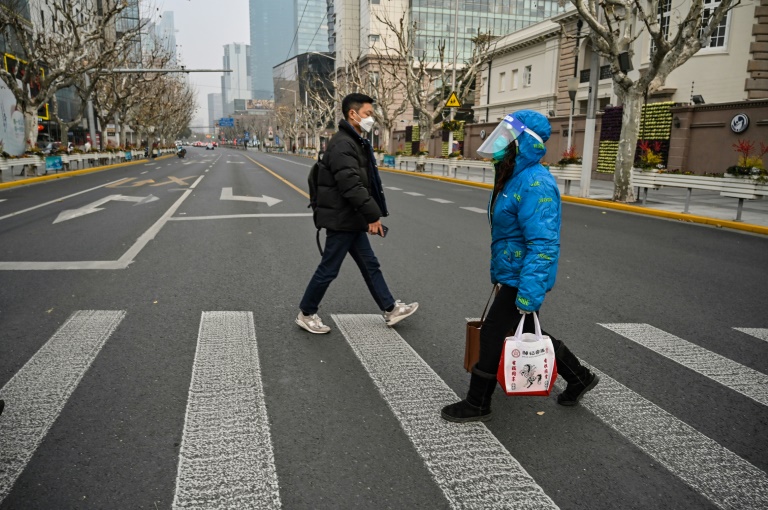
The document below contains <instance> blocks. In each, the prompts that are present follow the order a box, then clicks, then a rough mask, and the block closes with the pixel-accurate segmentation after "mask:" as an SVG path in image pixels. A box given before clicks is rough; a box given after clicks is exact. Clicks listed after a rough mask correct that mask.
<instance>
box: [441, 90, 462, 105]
mask: <svg viewBox="0 0 768 510" xmlns="http://www.w3.org/2000/svg"><path fill="white" fill-rule="evenodd" d="M445 107H446V108H461V103H460V102H459V98H458V97H457V96H456V92H451V97H449V98H448V101H447V102H446V103H445Z"/></svg>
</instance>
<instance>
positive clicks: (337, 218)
mask: <svg viewBox="0 0 768 510" xmlns="http://www.w3.org/2000/svg"><path fill="white" fill-rule="evenodd" d="M341 111H342V114H343V115H344V120H342V121H341V122H339V130H338V131H337V132H336V134H335V135H333V138H331V141H330V142H329V143H328V149H327V150H326V152H325V154H324V156H323V161H322V164H320V165H319V166H320V171H319V172H318V175H317V190H316V197H315V200H316V206H315V209H314V219H315V226H317V228H325V229H326V241H325V250H324V251H323V256H322V259H321V261H320V265H319V266H318V267H317V270H316V271H315V274H314V275H313V276H312V279H311V280H310V282H309V285H308V286H307V289H306V291H305V292H304V297H303V298H302V299H301V304H300V305H299V308H300V311H299V315H298V317H296V324H298V325H299V326H300V327H301V328H303V329H305V330H307V331H309V332H310V333H328V332H329V331H330V330H331V328H330V327H328V326H326V325H325V324H323V321H322V320H321V319H320V317H319V316H318V315H317V310H318V308H319V306H320V301H322V299H323V296H324V295H325V292H326V290H328V287H329V286H330V284H331V282H333V280H334V279H336V277H337V276H338V274H339V270H340V269H341V264H342V262H344V259H345V258H346V256H347V254H349V255H351V256H352V259H353V260H354V261H355V263H356V264H357V267H358V268H359V269H360V272H361V273H362V275H363V280H365V283H366V285H367V286H368V290H369V291H370V293H371V295H372V296H373V299H374V301H376V304H377V305H378V306H379V308H380V309H381V311H382V312H384V320H385V322H386V323H387V325H389V326H394V325H395V324H397V323H398V322H400V321H401V320H403V319H405V318H406V317H409V316H410V315H412V314H413V313H414V312H415V311H416V310H417V309H418V307H419V304H418V303H411V304H408V305H407V304H405V303H402V302H400V301H396V300H395V298H393V297H392V294H391V293H390V291H389V288H388V287H387V283H386V282H385V281H384V275H383V274H382V273H381V269H380V266H379V261H378V260H377V259H376V255H375V254H374V253H373V249H372V248H371V243H370V241H369V240H368V236H367V235H366V234H370V235H380V236H382V237H383V236H384V235H385V233H386V230H385V228H384V226H383V225H382V224H381V218H382V217H383V216H388V214H389V213H388V212H387V204H386V202H385V200H384V192H383V189H382V185H381V178H380V177H379V169H378V168H377V167H376V159H375V158H374V155H373V149H372V148H371V144H370V142H369V141H368V140H367V139H365V138H364V137H363V134H364V133H369V132H370V131H371V128H372V127H373V123H374V120H373V99H372V98H370V97H368V96H366V95H364V94H350V95H348V96H347V97H345V98H344V100H343V101H342V104H341Z"/></svg>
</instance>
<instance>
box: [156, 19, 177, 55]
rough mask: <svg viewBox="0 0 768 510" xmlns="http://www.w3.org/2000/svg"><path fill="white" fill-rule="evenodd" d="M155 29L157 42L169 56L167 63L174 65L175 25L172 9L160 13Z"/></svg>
mask: <svg viewBox="0 0 768 510" xmlns="http://www.w3.org/2000/svg"><path fill="white" fill-rule="evenodd" d="M155 30H156V33H157V40H158V41H159V42H158V44H160V45H161V46H162V47H163V48H164V49H165V51H166V52H167V53H168V55H169V56H170V60H169V65H170V66H174V65H176V63H177V52H176V25H175V23H174V15H173V11H165V12H163V13H162V14H161V15H160V19H159V20H158V22H157V25H156V26H155Z"/></svg>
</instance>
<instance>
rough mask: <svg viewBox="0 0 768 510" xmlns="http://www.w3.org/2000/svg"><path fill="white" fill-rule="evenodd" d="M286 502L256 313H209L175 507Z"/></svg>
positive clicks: (203, 330) (190, 401)
mask: <svg viewBox="0 0 768 510" xmlns="http://www.w3.org/2000/svg"><path fill="white" fill-rule="evenodd" d="M191 507H194V508H213V509H219V508H220V509H224V508H270V509H271V508H275V509H276V508H280V507H281V502H280V491H279V486H278V480H277V471H276V469H275V458H274V452H273V447H272V440H271V436H270V432H269V419H268V417H267V408H266V405H265V402H264V388H263V385H262V382H261V366H260V364H259V352H258V349H257V347H256V332H255V330H254V325H253V314H252V313H251V312H203V314H202V318H201V320H200V330H199V333H198V337H197V349H196V352H195V362H194V366H193V368H192V380H191V382H190V384H189V397H188V399H187V413H186V417H185V418H184V434H183V436H182V441H181V450H180V452H179V467H178V473H177V476H176V492H175V495H174V498H173V508H191Z"/></svg>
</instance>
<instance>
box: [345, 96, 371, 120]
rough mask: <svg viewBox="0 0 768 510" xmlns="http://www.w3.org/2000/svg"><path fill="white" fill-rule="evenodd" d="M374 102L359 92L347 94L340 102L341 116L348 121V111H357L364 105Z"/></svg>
mask: <svg viewBox="0 0 768 510" xmlns="http://www.w3.org/2000/svg"><path fill="white" fill-rule="evenodd" d="M374 102H375V101H374V99H373V98H372V97H371V96H366V95H365V94H360V93H359V92H355V93H352V94H349V95H348V96H347V97H345V98H344V99H343V100H342V101H341V114H342V115H344V118H345V119H347V120H349V119H348V116H349V110H359V109H360V107H361V106H363V105H364V104H365V103H369V104H373V103H374Z"/></svg>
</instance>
